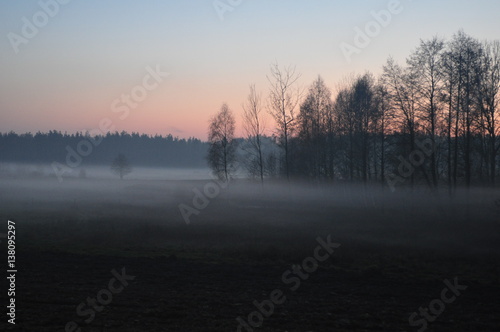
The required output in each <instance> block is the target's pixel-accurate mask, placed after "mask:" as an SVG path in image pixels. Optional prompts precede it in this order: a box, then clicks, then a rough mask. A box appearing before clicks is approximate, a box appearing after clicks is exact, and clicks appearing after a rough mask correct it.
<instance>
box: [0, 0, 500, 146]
mask: <svg viewBox="0 0 500 332" xmlns="http://www.w3.org/2000/svg"><path fill="white" fill-rule="evenodd" d="M51 1H55V0H45V1H43V0H42V2H43V3H50V2H51ZM220 1H221V2H222V3H228V2H229V1H228V0H220ZM235 2H237V1H235ZM233 3H234V2H233ZM389 3H390V1H323V0H320V1H311V0H309V1H307V0H300V1H299V0H297V1H293V0H288V1H285V0H275V1H264V0H242V1H241V4H240V5H237V6H235V7H234V8H232V11H228V12H225V14H224V20H220V19H219V16H218V14H217V12H216V10H215V9H214V1H213V0H197V1H148V0H146V1H130V0H126V1H118V0H112V1H95V0H86V1H83V0H72V1H70V2H69V3H68V4H64V5H60V6H59V10H58V13H57V14H56V15H54V17H50V18H49V19H48V23H47V24H46V25H44V26H42V27H40V29H39V32H38V33H37V34H36V36H34V37H33V38H31V39H29V40H28V43H27V44H21V45H19V52H18V53H17V54H16V53H15V52H14V49H13V47H12V45H11V43H10V42H9V38H8V34H9V33H16V34H18V35H21V31H22V28H23V24H24V23H23V20H22V18H23V17H26V18H27V19H28V20H30V21H32V20H33V15H35V14H36V13H37V12H39V11H40V10H41V5H40V3H39V1H27V0H26V1H6V0H3V1H1V2H0V34H1V35H2V36H3V37H2V38H1V39H0V56H1V58H0V68H1V72H2V79H1V80H0V131H1V132H5V131H9V130H15V131H17V132H25V131H32V132H36V131H37V130H41V131H46V130H50V129H57V130H62V131H69V132H72V131H76V130H86V129H91V128H94V127H96V126H97V125H98V123H99V121H100V120H101V119H102V118H104V117H109V118H111V119H112V120H113V121H114V123H115V124H116V128H117V130H127V131H139V132H146V133H151V134H155V133H159V134H166V133H168V132H172V133H173V134H175V135H179V136H181V137H188V136H196V137H199V138H205V132H206V126H207V121H208V118H209V117H210V115H211V114H213V113H215V112H216V111H217V110H218V109H219V107H220V105H221V104H222V103H223V102H227V103H228V104H229V106H230V107H231V108H232V109H233V111H234V112H235V114H236V115H237V119H238V120H240V118H239V115H240V114H241V103H242V102H243V101H244V99H245V98H246V95H247V93H248V86H249V84H251V83H255V84H256V85H257V89H258V90H261V91H262V93H264V94H265V93H266V90H267V81H266V74H268V72H269V65H270V64H271V63H272V62H273V61H278V63H280V64H282V65H289V64H293V65H295V66H296V67H297V71H299V72H301V73H302V77H301V80H300V83H301V84H302V85H303V86H305V87H307V85H309V84H310V83H311V82H312V80H313V79H314V78H315V77H316V76H317V75H318V74H319V75H321V76H323V78H324V79H325V81H326V83H327V84H328V85H329V86H330V87H331V88H332V90H335V89H336V87H337V85H338V82H340V81H341V80H342V78H343V77H345V76H346V75H349V74H351V73H363V72H365V71H366V70H369V71H372V72H373V73H375V74H378V73H380V70H381V67H382V65H383V64H384V62H385V61H386V59H387V57H388V56H389V55H393V56H394V57H395V58H396V59H397V60H400V61H403V60H404V58H405V57H406V56H408V55H409V53H410V52H411V50H412V49H414V48H415V47H416V46H417V45H418V43H419V40H420V38H423V39H427V38H431V37H432V36H434V35H438V36H441V37H447V38H449V37H451V36H452V35H453V34H454V33H455V32H457V31H458V30H459V29H464V30H465V32H466V33H468V34H470V35H472V36H474V37H477V38H479V39H499V37H500V36H499V32H500V20H498V13H499V12H500V1H495V0H489V1H485V0H483V1H464V0H462V1H451V0H446V1H426V0H420V1H418V0H413V1H410V0H401V1H400V3H401V7H402V11H401V13H399V14H397V15H393V17H392V20H391V21H390V23H389V24H388V26H386V27H383V28H381V30H380V33H379V34H378V35H377V36H375V37H373V38H372V39H371V42H370V45H369V46H368V47H366V48H364V49H362V50H361V52H360V54H355V55H354V56H353V57H352V61H351V62H350V63H349V62H347V61H346V59H345V57H344V56H343V54H342V52H341V50H340V47H339V46H340V44H341V43H342V42H346V43H351V44H352V43H353V38H354V35H355V32H354V28H355V27H359V28H361V29H363V28H364V27H365V26H366V24H367V23H369V22H370V21H373V17H372V16H371V14H370V12H371V11H376V12H379V11H380V10H385V9H387V7H388V4H389ZM156 65H160V66H161V67H162V68H163V69H164V70H165V71H167V72H169V74H170V75H169V76H168V78H166V79H165V80H164V81H163V82H162V83H161V84H160V85H159V87H158V88H157V89H155V90H154V91H151V92H149V93H148V96H147V98H146V99H145V100H144V101H142V102H141V103H140V105H138V107H137V108H135V109H133V110H132V111H131V112H130V116H128V117H127V118H126V119H124V120H121V119H119V118H118V117H117V114H115V113H113V112H112V111H110V105H111V104H112V102H113V101H114V100H115V99H116V98H117V97H119V96H120V95H121V94H123V93H127V92H130V90H131V89H132V88H133V87H134V86H136V85H137V84H139V83H140V82H141V81H142V79H143V77H144V75H145V74H146V70H145V68H146V67H147V66H150V67H155V66H156Z"/></svg>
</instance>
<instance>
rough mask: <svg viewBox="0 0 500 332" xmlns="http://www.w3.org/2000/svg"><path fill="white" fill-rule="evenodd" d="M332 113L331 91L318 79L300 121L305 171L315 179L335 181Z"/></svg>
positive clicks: (306, 101) (298, 120)
mask: <svg viewBox="0 0 500 332" xmlns="http://www.w3.org/2000/svg"><path fill="white" fill-rule="evenodd" d="M332 109H333V103H332V99H331V92H330V89H329V88H328V87H327V86H326V84H325V82H324V81H323V79H322V78H321V76H318V78H317V79H316V80H315V81H314V82H313V83H312V85H311V86H310V88H309V91H308V93H307V96H306V98H305V100H304V102H303V103H302V104H301V106H300V112H299V115H298V117H297V127H298V137H299V139H300V145H301V147H302V149H301V150H302V151H301V152H300V154H301V157H302V158H301V159H303V164H304V166H303V167H304V171H305V172H306V173H307V174H309V175H311V176H313V177H315V178H321V177H323V178H330V179H331V178H333V167H332V164H333V151H332V145H333V142H332V136H331V135H332V134H333V126H332V122H333V119H332Z"/></svg>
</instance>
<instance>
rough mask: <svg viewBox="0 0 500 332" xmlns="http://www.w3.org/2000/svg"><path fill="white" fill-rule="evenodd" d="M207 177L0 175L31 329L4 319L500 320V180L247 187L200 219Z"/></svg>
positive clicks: (51, 324)
mask: <svg viewBox="0 0 500 332" xmlns="http://www.w3.org/2000/svg"><path fill="white" fill-rule="evenodd" d="M204 185H205V186H206V182H203V181H198V182H185V183H177V182H148V181H97V180H86V181H83V180H67V181H65V182H64V183H62V184H59V183H57V181H55V183H54V180H50V179H46V180H40V179H37V180H31V181H27V180H19V179H15V180H7V179H0V199H1V203H0V214H1V215H0V217H1V218H2V225H3V226H2V227H3V228H2V229H0V233H2V232H6V220H7V219H10V220H14V221H15V222H16V239H17V257H16V261H17V268H18V273H17V279H16V325H15V327H14V326H12V325H11V324H7V323H6V321H7V318H8V317H7V316H6V315H5V313H4V314H3V315H2V316H3V317H4V318H3V319H2V322H1V323H0V324H1V325H0V329H1V330H4V329H6V330H16V331H65V327H66V326H68V328H67V329H66V330H68V331H71V330H73V328H72V327H71V326H72V323H70V324H69V325H67V324H68V322H74V325H75V326H76V325H78V326H80V327H81V331H238V326H239V325H240V324H241V326H244V325H245V326H247V327H241V328H239V330H240V331H251V330H254V331H315V332H318V331H418V330H419V329H420V328H423V327H424V326H425V324H427V331H499V330H500V314H499V312H500V301H499V300H498V299H499V297H500V277H499V276H500V265H499V264H498V262H499V258H500V241H499V240H500V232H499V231H500V207H499V206H498V204H496V203H495V202H496V201H497V200H498V199H499V198H500V194H499V193H498V191H495V190H491V189H488V190H486V189H475V190H473V191H472V192H471V193H470V195H469V197H468V200H467V195H465V193H458V194H457V196H456V197H455V198H454V199H449V198H448V197H447V196H446V195H445V193H438V194H433V193H429V192H426V191H425V190H421V191H418V192H417V193H413V194H410V193H407V192H403V191H397V192H395V193H381V192H379V191H378V190H375V189H371V190H364V189H362V188H354V187H348V188H346V187H343V186H341V185H338V186H337V187H336V188H334V189H331V188H321V187H314V186H307V187H305V186H288V185H286V186H268V187H267V188H265V190H264V191H262V189H261V188H260V187H259V186H256V185H248V184H241V183H233V184H230V185H229V186H228V188H226V189H224V190H222V191H221V193H220V194H218V195H216V197H214V198H212V199H209V200H208V205H207V204H205V205H207V206H206V207H204V208H203V209H199V214H198V215H195V214H193V215H192V216H191V218H190V224H189V225H187V224H186V223H185V221H184V220H183V218H182V216H181V213H180V212H179V204H186V206H191V207H192V206H193V197H194V195H195V193H194V192H193V191H192V189H193V188H198V189H200V190H201V191H203V188H204ZM48 193H50V194H48ZM467 201H468V202H469V203H468V204H467V203H466V202H467ZM205 203H206V202H205ZM318 238H320V239H318ZM329 240H331V242H334V243H338V244H340V246H338V245H335V246H332V247H328V246H321V244H320V243H321V242H328V241H329ZM323 244H324V243H323ZM1 245H2V250H3V251H2V252H4V253H5V252H6V248H5V240H4V239H2V244H1ZM317 248H320V249H317ZM325 248H330V249H331V253H328V250H329V249H325ZM319 254H321V257H322V259H324V260H323V261H319V260H318V259H317V258H318V257H319V256H318V255H319ZM2 255H3V256H4V257H5V256H6V255H5V254H2ZM314 262H317V263H318V265H317V266H315V265H314V264H313V263H314ZM311 264H312V265H311ZM2 266H3V269H4V271H5V270H6V269H5V264H4V263H2ZM112 270H115V272H112ZM306 271H310V272H306ZM4 273H5V272H4ZM117 274H118V275H125V277H123V278H122V282H120V281H118V279H117ZM132 276H133V277H132ZM113 278H114V279H113ZM2 279H3V280H4V281H3V283H2V290H1V292H2V294H5V291H6V290H7V288H8V286H7V284H6V283H5V279H4V278H2ZM113 280H115V281H113ZM110 281H111V282H110ZM457 284H458V285H457ZM450 285H451V286H450ZM465 287H466V288H465ZM113 289H114V290H115V291H116V292H114V293H112V292H111V291H110V290H113ZM117 289H119V291H118V290H117ZM446 289H448V290H446ZM106 294H112V295H111V296H112V298H109V297H107V295H106ZM276 294H281V296H279V297H277V296H275V295H276ZM95 297H98V298H100V299H101V301H103V302H104V304H103V302H101V304H103V305H101V304H99V303H96V304H95V307H94V310H92V309H91V308H92V305H90V306H89V305H87V304H86V302H87V301H88V300H90V301H92V298H95ZM278 298H279V301H278V300H277V299H278ZM4 299H5V297H4V296H2V306H4V305H6V300H4ZM271 299H274V300H275V301H276V302H277V303H276V304H272V305H269V304H270V303H272V302H270V300H271ZM108 302H109V303H108ZM278 302H279V303H278ZM81 303H84V304H82V305H81ZM258 306H261V309H260V312H259V309H257V307H258ZM429 306H431V309H430V310H429V312H425V311H422V312H421V313H420V309H419V308H422V310H424V308H427V307H429ZM4 308H5V307H4ZM78 308H80V310H79V309H78ZM4 310H5V309H4ZM414 312H417V315H415V316H414V317H413V320H412V321H413V322H414V323H413V325H414V326H411V325H410V322H409V318H410V316H411V315H412V314H413V313H414ZM436 316H437V317H436ZM6 317H7V318H6ZM425 317H427V318H425ZM237 318H240V320H239V321H238V320H237ZM85 320H87V321H85ZM242 321H244V322H245V323H241V322H242ZM246 324H249V325H246ZM252 324H253V325H261V327H259V328H255V327H252ZM75 330H76V327H75ZM421 331H423V329H422V330H421Z"/></svg>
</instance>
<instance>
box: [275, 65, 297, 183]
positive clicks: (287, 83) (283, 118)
mask: <svg viewBox="0 0 500 332" xmlns="http://www.w3.org/2000/svg"><path fill="white" fill-rule="evenodd" d="M299 78H300V74H297V73H296V72H295V67H291V66H288V67H285V68H283V69H281V68H280V67H279V66H278V64H277V63H274V64H272V65H271V74H270V75H269V76H267V79H268V81H269V84H270V91H269V113H270V114H271V115H272V117H273V118H274V120H275V121H276V126H277V135H278V138H279V140H280V146H281V148H282V149H283V152H284V159H285V162H284V166H285V175H286V178H287V180H289V179H290V138H291V137H292V136H293V133H294V129H295V109H296V107H297V105H298V103H299V100H300V97H301V91H300V88H299V87H297V84H296V83H297V80H298V79H299Z"/></svg>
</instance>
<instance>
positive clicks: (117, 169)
mask: <svg viewBox="0 0 500 332" xmlns="http://www.w3.org/2000/svg"><path fill="white" fill-rule="evenodd" d="M111 171H112V172H113V173H115V174H116V175H118V176H119V177H120V180H123V177H124V176H126V175H127V174H129V173H131V172H132V167H130V164H129V162H128V159H127V157H125V155H124V154H122V153H120V154H118V156H117V157H116V158H115V159H114V160H113V162H112V163H111Z"/></svg>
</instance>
